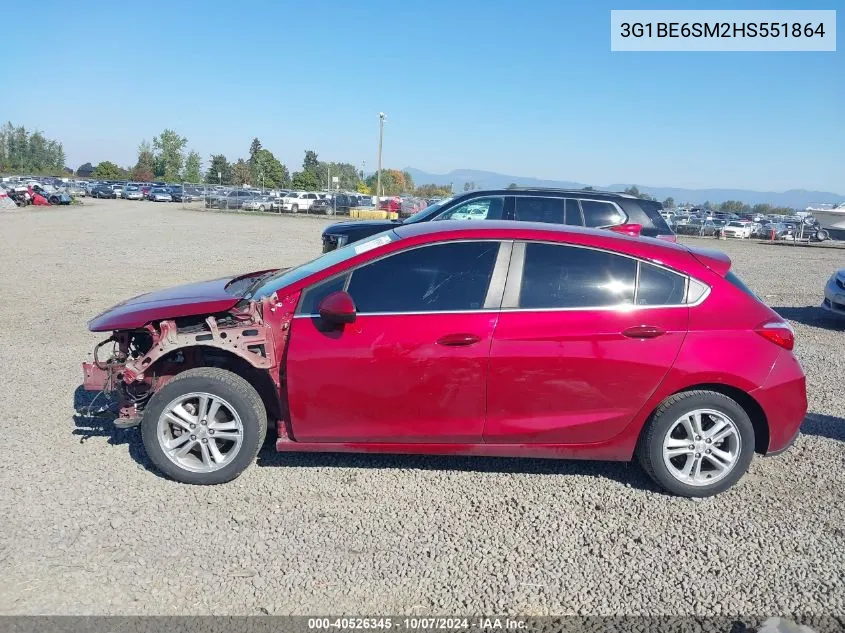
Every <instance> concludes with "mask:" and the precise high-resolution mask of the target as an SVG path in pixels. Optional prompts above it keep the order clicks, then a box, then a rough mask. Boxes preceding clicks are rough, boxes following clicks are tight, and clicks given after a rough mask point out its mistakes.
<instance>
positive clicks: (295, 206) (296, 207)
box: [290, 204, 299, 213]
mask: <svg viewBox="0 0 845 633" xmlns="http://www.w3.org/2000/svg"><path fill="white" fill-rule="evenodd" d="M290 212H291V213H299V205H298V204H294V205H292V206H291V208H290Z"/></svg>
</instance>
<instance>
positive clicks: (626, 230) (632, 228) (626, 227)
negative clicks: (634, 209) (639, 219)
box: [610, 224, 643, 237]
mask: <svg viewBox="0 0 845 633" xmlns="http://www.w3.org/2000/svg"><path fill="white" fill-rule="evenodd" d="M610 230H611V231H613V232H614V233H622V234H623V235H630V236H631V237H639V236H640V233H642V231H643V225H642V224H617V225H616V226H611V227H610Z"/></svg>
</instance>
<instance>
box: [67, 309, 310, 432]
mask: <svg viewBox="0 0 845 633" xmlns="http://www.w3.org/2000/svg"><path fill="white" fill-rule="evenodd" d="M297 299H298V294H297V295H293V296H288V297H284V298H283V299H281V300H279V299H278V298H277V297H276V295H272V296H270V297H266V298H264V299H262V300H261V301H260V302H258V301H242V302H241V303H239V304H238V305H236V306H235V307H233V308H232V309H230V310H228V311H227V312H223V313H218V314H212V315H208V316H205V315H202V316H188V317H179V318H175V319H164V320H161V321H157V322H153V323H148V324H147V325H145V326H144V327H143V328H141V329H134V330H119V331H115V332H113V333H112V335H111V336H110V337H109V338H107V339H105V340H103V341H101V342H100V343H98V344H97V345H96V346H95V347H94V352H93V360H92V361H91V362H86V363H83V364H82V368H83V372H84V380H83V386H84V388H85V389H86V390H88V391H99V392H102V393H110V394H111V395H112V397H113V398H114V397H116V400H117V402H118V411H117V415H118V417H117V419H116V420H115V425H116V426H118V427H120V428H128V427H132V426H137V425H138V424H139V423H140V421H141V416H142V414H143V410H144V406H145V405H146V403H147V401H148V400H149V399H150V397H151V396H152V394H153V393H155V392H156V391H157V390H158V389H160V388H161V387H162V386H163V385H165V384H166V383H167V382H168V381H169V380H170V379H172V378H173V377H174V376H176V375H177V374H179V373H180V372H182V371H185V370H187V369H191V368H194V367H224V368H229V369H232V370H234V371H236V372H237V373H241V374H243V373H250V374H251V375H252V376H253V377H254V378H255V377H256V372H257V373H259V374H262V373H263V374H265V375H264V376H263V378H264V380H267V378H269V379H270V380H271V381H272V383H273V385H274V387H275V389H274V390H273V391H275V393H277V394H278V392H279V388H280V381H281V377H280V373H279V371H278V369H279V364H280V360H281V355H282V353H283V351H284V346H285V342H286V341H287V336H288V332H289V327H290V321H291V319H292V318H293V310H294V307H295V306H296V301H297ZM259 378H261V377H260V376H259ZM276 399H278V398H276Z"/></svg>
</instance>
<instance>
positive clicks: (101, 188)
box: [91, 185, 117, 198]
mask: <svg viewBox="0 0 845 633" xmlns="http://www.w3.org/2000/svg"><path fill="white" fill-rule="evenodd" d="M91 197H92V198H117V194H116V193H115V191H114V189H113V188H112V186H111V185H97V186H96V187H94V188H93V189H92V190H91Z"/></svg>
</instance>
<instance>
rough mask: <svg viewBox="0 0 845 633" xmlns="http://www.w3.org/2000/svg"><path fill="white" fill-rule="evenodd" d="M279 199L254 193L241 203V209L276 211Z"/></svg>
mask: <svg viewBox="0 0 845 633" xmlns="http://www.w3.org/2000/svg"><path fill="white" fill-rule="evenodd" d="M278 208H279V201H278V200H277V199H276V198H273V197H271V196H266V195H260V194H259V195H256V196H253V197H251V198H248V199H247V200H244V202H242V203H241V209H243V210H245V211H277V210H278Z"/></svg>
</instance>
